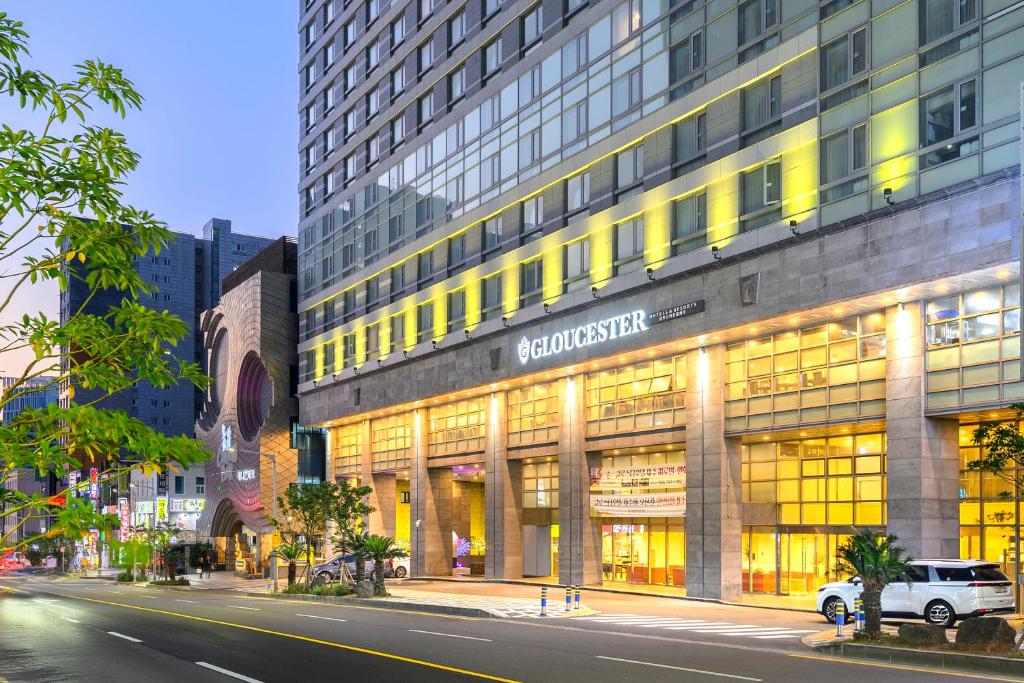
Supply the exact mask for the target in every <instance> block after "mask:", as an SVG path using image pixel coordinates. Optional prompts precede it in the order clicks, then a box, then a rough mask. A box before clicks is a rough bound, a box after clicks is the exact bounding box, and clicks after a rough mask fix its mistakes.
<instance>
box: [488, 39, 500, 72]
mask: <svg viewBox="0 0 1024 683" xmlns="http://www.w3.org/2000/svg"><path fill="white" fill-rule="evenodd" d="M499 68H501V38H500V37H498V38H495V39H494V40H492V41H491V42H489V43H487V45H486V46H484V76H488V75H490V74H492V73H494V72H495V71H497V70H498V69H499Z"/></svg>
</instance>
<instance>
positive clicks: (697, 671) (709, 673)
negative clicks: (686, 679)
mask: <svg viewBox="0 0 1024 683" xmlns="http://www.w3.org/2000/svg"><path fill="white" fill-rule="evenodd" d="M597 658H598V659H607V660H609V661H612V662H625V663H627V664H642V665H643V666H656V667H658V668H659V669H675V670H676V671H689V672H690V673H694V674H705V675H707V676H721V677H723V678H735V679H738V680H741V681H757V682H758V683H760V681H762V680H763V679H760V678H751V677H750V676H737V675H736V674H724V673H721V672H719V671H705V670H704V669H687V668H686V667H684V666H669V665H668V664H655V663H654V662H640V661H637V660H635V659H621V658H619V657H605V656H604V655H597Z"/></svg>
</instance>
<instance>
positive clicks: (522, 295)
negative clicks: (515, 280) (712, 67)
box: [519, 258, 544, 308]
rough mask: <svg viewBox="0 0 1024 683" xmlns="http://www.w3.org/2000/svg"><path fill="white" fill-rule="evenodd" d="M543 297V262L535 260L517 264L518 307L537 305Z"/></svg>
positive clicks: (538, 259)
mask: <svg viewBox="0 0 1024 683" xmlns="http://www.w3.org/2000/svg"><path fill="white" fill-rule="evenodd" d="M543 296H544V260H543V259H540V258H537V259H534V260H532V261H529V262H527V263H521V264H519V306H520V307H521V308H526V307H527V306H532V305H533V304H535V303H539V302H540V300H541V299H542V298H543Z"/></svg>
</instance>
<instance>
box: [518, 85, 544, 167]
mask: <svg viewBox="0 0 1024 683" xmlns="http://www.w3.org/2000/svg"><path fill="white" fill-rule="evenodd" d="M519 92H520V94H522V90H520V91H519ZM539 159H540V128H534V129H533V130H531V131H527V132H523V133H520V135H519V168H520V170H522V169H525V168H526V167H528V166H530V165H531V164H533V163H534V162H535V161H538V160H539Z"/></svg>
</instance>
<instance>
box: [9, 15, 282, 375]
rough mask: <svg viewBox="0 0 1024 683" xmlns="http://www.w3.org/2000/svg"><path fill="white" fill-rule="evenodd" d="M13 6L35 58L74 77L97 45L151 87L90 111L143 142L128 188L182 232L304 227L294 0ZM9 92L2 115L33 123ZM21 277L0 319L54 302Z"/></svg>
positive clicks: (132, 141)
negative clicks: (219, 221)
mask: <svg viewBox="0 0 1024 683" xmlns="http://www.w3.org/2000/svg"><path fill="white" fill-rule="evenodd" d="M4 10H5V11H6V12H7V13H8V14H9V15H10V16H11V17H12V18H15V19H17V20H19V21H22V22H23V23H24V24H25V29H26V30H27V31H28V33H29V36H30V37H29V46H30V49H31V52H32V58H31V60H29V63H28V66H30V67H32V68H38V69H41V70H43V71H46V72H47V73H49V74H50V75H52V76H54V77H56V78H64V79H67V78H70V77H71V76H73V74H74V69H73V66H74V64H76V63H77V62H80V61H82V60H84V59H87V58H94V57H95V58H100V59H102V60H104V61H106V62H109V63H111V64H114V65H115V66H118V67H121V68H122V69H123V70H124V72H125V74H126V75H127V76H128V78H130V79H131V80H132V81H134V83H135V85H136V87H137V88H138V89H139V91H140V92H141V93H142V95H143V96H144V97H145V102H144V103H143V108H142V110H141V111H137V112H130V113H129V115H128V118H127V119H124V120H122V119H120V118H118V117H116V116H113V115H111V114H108V113H107V112H102V113H100V112H99V110H97V112H96V115H94V116H93V118H92V119H91V123H98V124H102V125H108V126H110V127H112V128H114V129H116V130H119V131H121V132H122V133H124V134H125V135H126V136H127V139H128V144H129V146H130V147H131V148H132V149H134V150H135V151H136V152H138V153H139V154H141V155H142V161H141V163H140V166H139V169H138V170H137V171H136V173H135V174H134V175H132V176H131V177H130V178H129V179H128V184H127V187H126V188H125V198H126V201H128V202H129V203H131V204H134V205H135V206H137V207H139V208H143V209H148V210H150V211H152V212H153V213H154V214H156V216H157V217H158V218H159V219H161V220H163V221H164V222H166V223H167V224H168V225H169V226H170V228H171V229H173V230H178V231H182V232H192V233H195V234H200V232H201V230H202V226H203V224H204V223H205V222H206V220H207V219H208V218H210V217H213V216H216V217H218V218H228V219H230V220H231V221H232V227H233V229H234V230H236V231H239V232H247V233H253V234H259V235H267V236H275V237H276V236H279V235H285V234H289V235H294V234H295V224H296V219H297V216H298V208H297V201H298V200H297V190H296V185H297V182H298V156H297V153H296V145H297V137H298V117H297V116H296V114H295V111H296V101H297V92H298V84H297V81H298V79H297V75H296V59H297V54H298V36H297V29H296V25H297V20H298V19H297V14H298V2H297V1H296V0H258V1H253V0H245V1H243V0H217V1H210V0H177V1H175V2H140V1H138V0H130V1H129V0H122V1H116V0H88V1H87V2H82V1H80V0H74V1H73V0H8V1H7V2H5V3H4ZM13 104H15V102H13V101H12V100H9V99H8V98H7V97H6V96H5V95H4V96H0V122H3V123H5V124H7V125H10V126H12V127H14V128H29V129H31V130H36V131H38V130H39V125H38V124H39V122H40V118H39V116H38V115H33V114H31V113H26V112H22V111H21V110H17V109H16V107H15V106H12V105H13ZM23 289H24V291H19V292H17V295H16V300H15V301H14V302H13V305H12V306H11V307H10V308H9V310H6V311H4V312H2V313H0V324H4V323H6V322H7V321H8V320H10V319H12V318H20V317H21V315H22V314H23V313H35V312H37V311H39V310H42V311H44V312H46V313H47V315H52V316H56V315H57V311H58V306H57V292H56V289H55V288H47V287H37V288H23ZM0 293H4V292H3V291H2V286H0ZM4 294H5V293H4ZM11 355H12V354H4V356H3V357H0V374H13V373H16V372H19V371H20V370H21V367H22V366H23V363H24V362H25V360H24V359H22V358H13V357H7V356H11Z"/></svg>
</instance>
